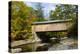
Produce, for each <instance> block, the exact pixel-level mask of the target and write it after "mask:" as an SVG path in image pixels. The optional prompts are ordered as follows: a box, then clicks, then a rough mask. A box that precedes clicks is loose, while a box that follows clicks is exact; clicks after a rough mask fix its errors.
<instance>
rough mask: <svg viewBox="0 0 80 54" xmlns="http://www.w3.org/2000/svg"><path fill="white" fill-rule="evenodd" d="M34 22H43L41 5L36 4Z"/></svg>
mask: <svg viewBox="0 0 80 54" xmlns="http://www.w3.org/2000/svg"><path fill="white" fill-rule="evenodd" d="M35 6H36V10H35V13H36V21H45V19H44V14H43V6H42V4H41V3H37V4H36V5H35Z"/></svg>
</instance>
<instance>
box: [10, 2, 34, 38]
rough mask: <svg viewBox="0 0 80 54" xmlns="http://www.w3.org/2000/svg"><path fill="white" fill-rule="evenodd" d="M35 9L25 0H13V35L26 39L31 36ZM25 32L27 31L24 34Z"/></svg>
mask: <svg viewBox="0 0 80 54" xmlns="http://www.w3.org/2000/svg"><path fill="white" fill-rule="evenodd" d="M33 13H34V9H33V8H31V7H28V6H27V5H26V4H25V3H24V2H20V1H19V2H18V1H12V3H11V37H15V38H16V39H21V38H22V39H24V36H26V39H28V38H29V37H31V36H32V35H31V34H32V33H31V24H32V22H33V21H34V20H35V15H34V14H33ZM23 33H27V34H26V35H24V34H23Z"/></svg>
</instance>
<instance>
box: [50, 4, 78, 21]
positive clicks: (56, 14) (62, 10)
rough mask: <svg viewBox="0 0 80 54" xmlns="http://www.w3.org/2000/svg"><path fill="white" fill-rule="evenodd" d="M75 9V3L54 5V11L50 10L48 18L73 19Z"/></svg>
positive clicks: (75, 12)
mask: <svg viewBox="0 0 80 54" xmlns="http://www.w3.org/2000/svg"><path fill="white" fill-rule="evenodd" d="M77 9H78V8H77V6H76V5H67V4H64V5H56V8H55V11H51V12H50V18H51V20H57V19H58V20H61V19H75V18H77V16H76V14H77Z"/></svg>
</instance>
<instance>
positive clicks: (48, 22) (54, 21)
mask: <svg viewBox="0 0 80 54" xmlns="http://www.w3.org/2000/svg"><path fill="white" fill-rule="evenodd" d="M71 20H72V19H66V20H53V21H43V22H33V25H35V24H50V23H61V22H69V21H71Z"/></svg>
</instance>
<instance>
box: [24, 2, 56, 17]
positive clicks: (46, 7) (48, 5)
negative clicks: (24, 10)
mask: <svg viewBox="0 0 80 54" xmlns="http://www.w3.org/2000/svg"><path fill="white" fill-rule="evenodd" d="M25 3H26V4H27V5H28V6H30V7H33V8H34V9H36V6H35V4H36V3H37V2H25ZM41 4H42V7H43V12H44V17H45V18H49V13H50V11H51V10H53V11H54V10H55V7H56V4H53V3H41Z"/></svg>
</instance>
